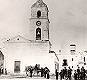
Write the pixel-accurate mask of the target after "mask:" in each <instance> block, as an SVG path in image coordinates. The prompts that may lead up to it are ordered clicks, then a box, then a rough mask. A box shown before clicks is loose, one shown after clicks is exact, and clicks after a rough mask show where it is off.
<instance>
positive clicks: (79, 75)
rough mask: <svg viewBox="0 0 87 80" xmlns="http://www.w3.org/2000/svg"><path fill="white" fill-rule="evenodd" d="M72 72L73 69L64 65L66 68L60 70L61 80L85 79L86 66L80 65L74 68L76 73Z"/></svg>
mask: <svg viewBox="0 0 87 80" xmlns="http://www.w3.org/2000/svg"><path fill="white" fill-rule="evenodd" d="M72 72H73V70H72V69H71V68H70V67H68V69H67V68H66V67H64V69H62V70H61V71H60V72H59V76H60V80H63V79H64V80H73V79H74V80H85V78H86V70H85V69H84V67H81V68H80V67H78V69H76V70H74V74H72ZM56 77H57V76H56Z"/></svg>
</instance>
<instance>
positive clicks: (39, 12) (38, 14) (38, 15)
mask: <svg viewBox="0 0 87 80" xmlns="http://www.w3.org/2000/svg"><path fill="white" fill-rule="evenodd" d="M39 17H41V11H40V10H39V11H37V18H39Z"/></svg>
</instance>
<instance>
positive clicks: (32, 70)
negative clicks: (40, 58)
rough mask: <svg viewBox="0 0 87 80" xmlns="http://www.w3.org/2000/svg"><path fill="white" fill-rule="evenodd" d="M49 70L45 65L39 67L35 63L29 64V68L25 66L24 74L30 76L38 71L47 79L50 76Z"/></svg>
mask: <svg viewBox="0 0 87 80" xmlns="http://www.w3.org/2000/svg"><path fill="white" fill-rule="evenodd" d="M49 72H50V70H49V69H48V68H47V67H44V68H42V67H41V68H40V67H38V65H37V64H36V65H35V67H32V66H31V67H29V68H26V75H27V76H30V77H33V76H34V74H35V73H37V76H38V74H39V73H40V76H41V77H44V78H47V79H49V78H50V75H49Z"/></svg>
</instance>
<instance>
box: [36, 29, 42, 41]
mask: <svg viewBox="0 0 87 80" xmlns="http://www.w3.org/2000/svg"><path fill="white" fill-rule="evenodd" d="M36 40H41V28H37V29H36Z"/></svg>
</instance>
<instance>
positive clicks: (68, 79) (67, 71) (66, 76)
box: [59, 67, 72, 80]
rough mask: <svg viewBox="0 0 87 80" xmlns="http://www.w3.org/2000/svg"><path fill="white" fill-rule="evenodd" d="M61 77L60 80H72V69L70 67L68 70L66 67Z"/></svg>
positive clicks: (61, 72)
mask: <svg viewBox="0 0 87 80" xmlns="http://www.w3.org/2000/svg"><path fill="white" fill-rule="evenodd" d="M59 75H60V80H62V79H65V80H71V75H72V69H71V68H70V67H68V69H67V68H66V67H64V69H62V70H61V71H60V73H59Z"/></svg>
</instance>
